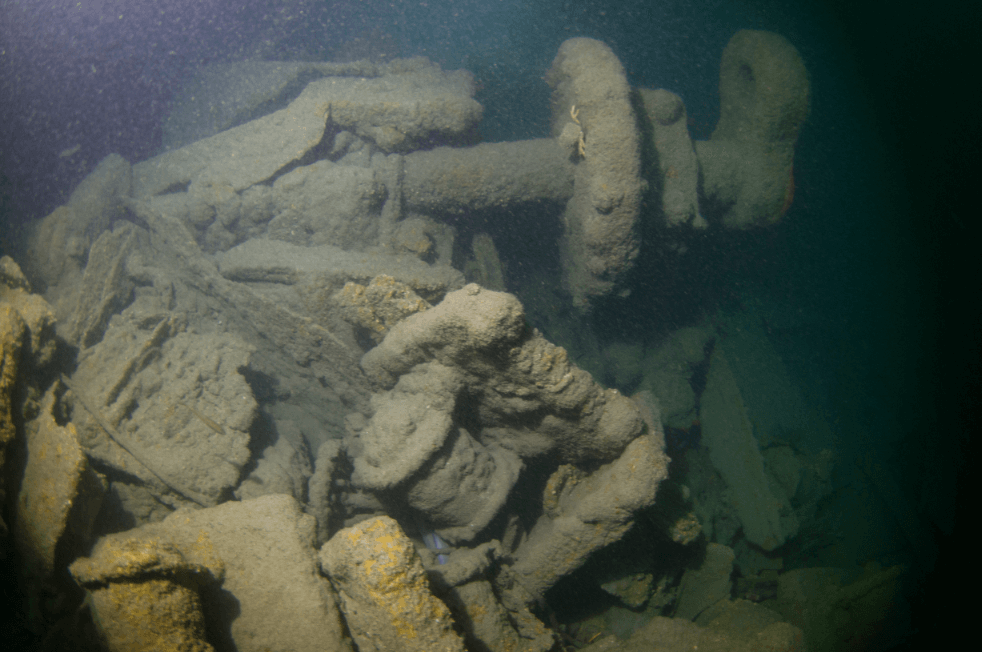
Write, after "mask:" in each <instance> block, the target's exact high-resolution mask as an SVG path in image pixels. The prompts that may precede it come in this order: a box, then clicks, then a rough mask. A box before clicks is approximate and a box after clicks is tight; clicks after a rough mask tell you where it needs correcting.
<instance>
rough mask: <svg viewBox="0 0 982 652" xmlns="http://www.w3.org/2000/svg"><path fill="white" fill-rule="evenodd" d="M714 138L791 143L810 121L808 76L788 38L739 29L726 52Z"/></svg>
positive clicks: (722, 66) (720, 78) (721, 73)
mask: <svg viewBox="0 0 982 652" xmlns="http://www.w3.org/2000/svg"><path fill="white" fill-rule="evenodd" d="M719 92H720V121H719V124H718V125H717V127H716V131H715V132H714V133H713V139H716V138H727V139H738V140H752V141H755V142H770V143H776V142H783V143H791V144H794V142H795V141H796V140H797V138H798V132H799V130H800V128H801V124H802V123H803V122H804V121H805V118H807V117H808V106H809V99H810V90H809V84H808V71H807V70H806V69H805V64H804V62H803V61H802V59H801V55H800V54H798V51H797V50H796V49H795V47H794V46H793V45H791V43H789V42H788V40H787V39H785V38H784V37H783V36H781V35H779V34H774V33H772V32H764V31H759V30H747V29H745V30H740V31H739V32H737V33H736V34H735V35H734V36H733V38H731V39H730V42H729V44H727V46H726V49H725V50H723V59H722V62H721V63H720V73H719Z"/></svg>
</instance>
